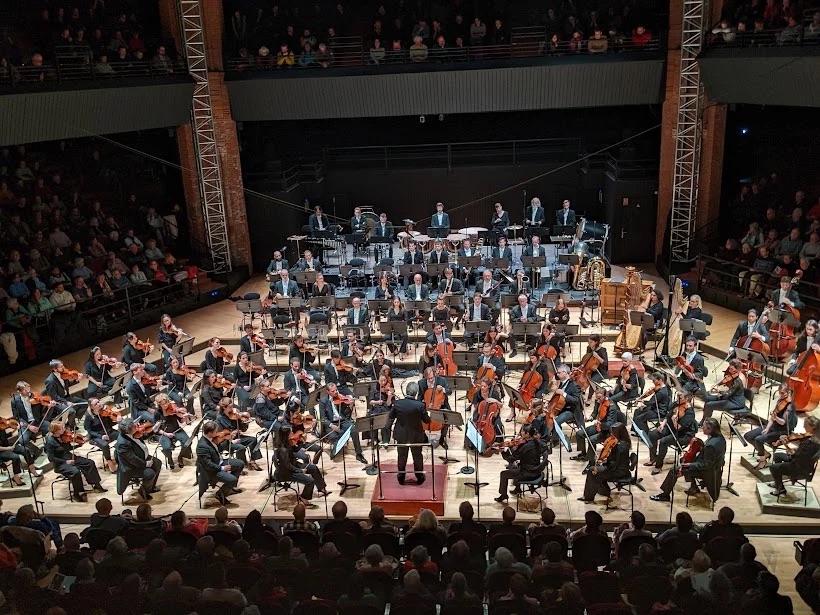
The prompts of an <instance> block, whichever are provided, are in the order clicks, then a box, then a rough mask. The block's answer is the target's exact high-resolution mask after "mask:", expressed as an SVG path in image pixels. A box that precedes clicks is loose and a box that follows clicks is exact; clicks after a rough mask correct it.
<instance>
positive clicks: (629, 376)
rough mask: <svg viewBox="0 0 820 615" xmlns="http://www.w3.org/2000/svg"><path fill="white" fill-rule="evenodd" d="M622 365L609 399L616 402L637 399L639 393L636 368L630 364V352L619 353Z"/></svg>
mask: <svg viewBox="0 0 820 615" xmlns="http://www.w3.org/2000/svg"><path fill="white" fill-rule="evenodd" d="M621 359H622V360H623V367H622V368H621V374H620V375H619V376H618V382H617V384H616V385H615V388H614V389H612V394H611V395H610V396H609V401H611V402H612V403H613V404H617V403H618V402H619V401H627V402H628V401H630V400H632V399H637V398H638V397H639V396H640V394H641V388H640V383H639V381H638V370H637V369H635V366H633V365H632V353H631V352H625V353H623V354H622V355H621Z"/></svg>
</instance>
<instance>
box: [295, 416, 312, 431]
mask: <svg viewBox="0 0 820 615" xmlns="http://www.w3.org/2000/svg"><path fill="white" fill-rule="evenodd" d="M290 424H291V425H292V426H293V427H294V428H296V427H300V428H301V429H300V430H303V431H313V430H314V428H315V427H316V417H315V416H313V415H312V414H311V413H310V412H293V413H291V415H290ZM297 431H299V430H297Z"/></svg>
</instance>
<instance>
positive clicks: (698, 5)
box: [670, 0, 708, 263]
mask: <svg viewBox="0 0 820 615" xmlns="http://www.w3.org/2000/svg"><path fill="white" fill-rule="evenodd" d="M707 3H708V0H683V27H682V32H681V46H680V76H679V89H678V118H677V126H676V129H675V176H674V178H673V184H672V226H671V233H670V240H671V245H670V250H671V256H672V259H671V260H672V262H673V263H687V262H690V254H689V252H690V247H691V243H692V235H693V233H694V231H695V220H696V215H695V214H696V213H697V202H698V176H699V172H700V154H701V142H702V126H701V110H702V108H703V86H702V84H701V81H700V69H699V67H698V63H697V56H698V53H699V52H700V50H701V46H702V45H703V37H704V19H705V16H706V13H707V8H708V4H707Z"/></svg>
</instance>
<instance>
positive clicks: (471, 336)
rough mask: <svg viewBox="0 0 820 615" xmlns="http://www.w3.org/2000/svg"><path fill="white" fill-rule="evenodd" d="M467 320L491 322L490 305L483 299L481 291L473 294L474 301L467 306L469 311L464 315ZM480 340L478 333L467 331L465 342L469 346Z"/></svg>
mask: <svg viewBox="0 0 820 615" xmlns="http://www.w3.org/2000/svg"><path fill="white" fill-rule="evenodd" d="M464 318H465V321H470V322H477V321H484V322H491V320H492V314H491V312H490V307H489V306H488V305H487V304H486V303H484V302H483V301H482V297H481V293H474V294H473V302H472V303H471V304H470V305H469V306H467V312H466V314H465V316H464ZM477 341H478V334H477V333H465V334H464V343H465V344H467V345H468V346H470V345H472V344H475V343H476V342H477Z"/></svg>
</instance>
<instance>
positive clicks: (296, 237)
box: [288, 235, 307, 241]
mask: <svg viewBox="0 0 820 615" xmlns="http://www.w3.org/2000/svg"><path fill="white" fill-rule="evenodd" d="M304 239H307V235H291V236H290V237H288V241H302V240H304Z"/></svg>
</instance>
